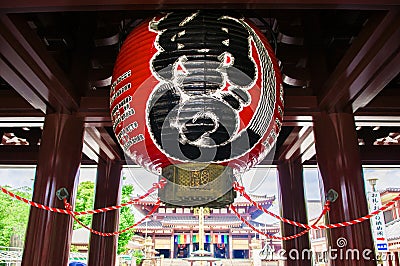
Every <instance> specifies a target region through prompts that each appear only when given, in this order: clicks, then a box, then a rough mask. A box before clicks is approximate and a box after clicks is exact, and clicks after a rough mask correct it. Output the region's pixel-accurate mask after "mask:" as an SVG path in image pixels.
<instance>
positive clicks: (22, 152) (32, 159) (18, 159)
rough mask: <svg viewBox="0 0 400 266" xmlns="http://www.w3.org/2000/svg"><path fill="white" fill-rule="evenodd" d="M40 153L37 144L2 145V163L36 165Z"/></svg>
mask: <svg viewBox="0 0 400 266" xmlns="http://www.w3.org/2000/svg"><path fill="white" fill-rule="evenodd" d="M38 154H39V146H37V145H26V146H25V145H21V146H15V145H1V146H0V164H9V165H36V164H37V159H38Z"/></svg>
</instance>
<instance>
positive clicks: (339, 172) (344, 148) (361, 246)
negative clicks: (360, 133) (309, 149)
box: [314, 113, 376, 266]
mask: <svg viewBox="0 0 400 266" xmlns="http://www.w3.org/2000/svg"><path fill="white" fill-rule="evenodd" d="M314 135H315V146H316V152H317V161H318V166H319V170H320V172H321V179H322V180H321V181H322V183H323V187H324V192H325V194H326V193H327V192H328V191H329V190H330V189H334V190H335V191H336V192H337V193H338V194H339V197H338V199H337V200H336V201H335V202H334V203H332V205H331V210H330V212H329V213H328V215H327V221H328V222H329V223H338V222H342V221H350V220H353V219H357V218H359V217H361V216H364V215H366V214H367V213H368V207H367V200H366V195H365V188H364V179H363V172H362V167H361V160H360V151H359V147H358V139H357V133H356V129H355V125H354V117H353V115H352V114H347V113H332V114H326V113H321V114H320V115H319V116H318V117H316V118H315V122H314ZM327 237H328V243H329V246H330V247H331V248H332V249H337V252H340V250H342V251H343V252H345V251H346V250H349V249H356V250H358V251H359V253H360V254H362V252H363V251H364V250H366V249H369V250H372V251H373V250H374V244H373V241H372V233H371V225H370V222H369V221H366V222H363V223H359V224H356V225H353V226H348V227H342V228H336V229H331V230H328V232H327ZM343 238H344V239H346V241H342V242H341V243H339V242H340V241H341V240H343ZM344 242H346V243H345V244H346V245H344V246H342V243H344ZM338 243H339V245H338ZM337 254H338V253H337ZM372 257H374V254H373V253H372V254H371V258H372ZM329 265H332V266H339V265H351V266H357V265H363V266H366V265H376V262H374V261H373V260H365V259H364V258H363V256H360V260H351V261H350V260H345V259H340V256H338V258H337V259H331V261H330V264H329Z"/></svg>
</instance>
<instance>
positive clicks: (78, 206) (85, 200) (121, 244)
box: [74, 181, 135, 254]
mask: <svg viewBox="0 0 400 266" xmlns="http://www.w3.org/2000/svg"><path fill="white" fill-rule="evenodd" d="M94 189H95V184H94V183H93V182H91V181H86V182H82V183H80V184H79V186H78V192H77V194H76V203H75V210H76V211H85V210H91V209H93V206H94ZM132 192H133V186H132V185H125V186H123V187H122V193H121V202H127V201H129V200H130V197H131V195H132ZM77 218H78V219H79V221H81V222H82V223H83V224H84V225H86V226H91V223H92V215H79V216H77ZM134 222H135V216H134V215H133V213H132V210H131V209H130V208H129V207H128V206H126V207H122V208H121V209H120V216H119V228H120V229H125V228H127V227H129V226H131V225H132V224H134ZM81 227H82V226H81V225H79V224H78V223H76V222H75V223H74V229H78V228H81ZM133 235H134V232H133V230H129V231H127V232H125V233H123V234H120V235H119V237H118V254H121V253H124V252H126V251H127V248H126V245H127V244H128V241H129V240H131V239H132V237H133Z"/></svg>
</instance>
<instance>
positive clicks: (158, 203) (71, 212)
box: [64, 199, 161, 236]
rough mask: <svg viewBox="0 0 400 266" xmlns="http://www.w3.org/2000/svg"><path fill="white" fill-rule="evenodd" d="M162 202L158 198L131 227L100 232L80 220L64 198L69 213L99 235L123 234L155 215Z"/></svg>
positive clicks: (79, 222)
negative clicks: (147, 211)
mask: <svg viewBox="0 0 400 266" xmlns="http://www.w3.org/2000/svg"><path fill="white" fill-rule="evenodd" d="M160 204H161V200H160V199H158V200H157V202H156V204H155V205H154V207H153V208H152V209H151V211H150V212H149V213H148V214H147V215H146V216H145V217H143V218H142V219H141V220H140V221H138V222H137V223H134V224H133V225H131V226H129V227H127V228H125V229H123V230H120V231H115V232H109V233H106V232H100V231H97V230H94V229H93V228H90V227H89V226H86V225H84V224H83V223H82V222H81V221H79V220H78V218H76V215H75V214H74V212H73V211H72V206H71V204H69V203H68V202H67V200H66V199H64V206H65V209H66V210H67V212H68V214H69V215H70V216H71V217H72V218H73V219H74V220H75V221H76V222H77V223H78V224H80V225H81V226H82V227H84V228H86V229H87V230H89V231H90V232H91V233H93V234H96V235H99V236H116V235H119V234H122V233H125V232H127V231H129V230H131V229H132V228H134V227H136V226H138V225H139V224H141V223H143V222H144V220H146V219H148V218H149V217H150V216H151V215H153V213H154V212H155V211H156V210H157V209H158V207H160Z"/></svg>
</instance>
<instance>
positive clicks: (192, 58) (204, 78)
mask: <svg viewBox="0 0 400 266" xmlns="http://www.w3.org/2000/svg"><path fill="white" fill-rule="evenodd" d="M151 27H152V29H153V30H155V31H156V32H158V33H159V36H158V45H159V46H160V47H161V48H162V49H161V51H160V52H159V53H158V54H157V55H156V56H155V57H154V58H153V60H152V66H153V68H154V71H155V72H157V74H158V75H160V76H161V77H162V78H164V79H167V80H171V79H173V78H174V71H175V70H176V64H178V63H179V62H180V63H182V65H183V67H184V68H185V70H186V71H187V75H186V76H185V78H184V81H183V89H184V90H185V93H189V94H198V93H199V92H198V90H199V89H200V90H201V89H203V90H201V93H210V92H211V93H212V92H215V90H217V89H219V88H220V87H221V86H222V82H223V77H222V73H223V72H226V74H227V77H228V80H229V81H230V82H231V83H232V84H234V85H237V86H248V85H250V83H251V82H252V81H253V80H254V77H255V64H254V62H253V61H252V60H251V57H250V47H249V32H248V31H247V30H246V29H245V28H244V27H243V25H242V24H240V23H239V22H238V21H237V20H235V19H233V18H232V17H231V16H230V17H229V19H228V16H225V15H224V14H223V13H220V12H210V11H208V12H204V11H198V12H195V13H191V12H175V13H171V14H168V15H167V16H166V17H164V18H162V19H160V20H159V21H157V22H153V23H152V24H151ZM224 55H226V56H227V57H228V58H229V59H230V60H232V62H225V63H226V66H225V67H223V66H221V63H224V62H223V60H224ZM229 59H228V60H229ZM244 76H245V78H244Z"/></svg>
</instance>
